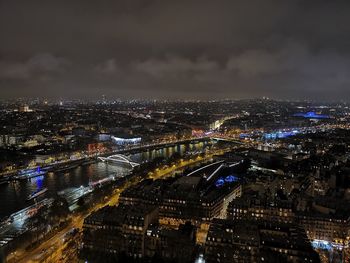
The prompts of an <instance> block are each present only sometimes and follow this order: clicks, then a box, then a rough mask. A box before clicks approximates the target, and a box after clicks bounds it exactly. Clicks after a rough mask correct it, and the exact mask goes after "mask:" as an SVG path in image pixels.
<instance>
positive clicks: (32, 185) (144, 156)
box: [0, 141, 212, 219]
mask: <svg viewBox="0 0 350 263" xmlns="http://www.w3.org/2000/svg"><path fill="white" fill-rule="evenodd" d="M210 147H212V144H211V143H210V142H209V141H201V142H188V143H182V144H178V145H175V146H171V147H164V148H161V149H158V150H155V149H153V150H145V151H142V152H139V153H136V154H132V155H130V156H129V157H130V158H131V159H132V160H133V161H135V162H138V163H140V162H143V161H147V160H148V161H151V160H153V159H154V158H156V157H165V158H168V157H170V156H172V155H173V154H174V153H176V152H178V153H180V154H184V153H185V152H190V151H201V150H204V149H206V148H208V149H209V148H210ZM127 173H130V170H129V169H128V168H126V167H118V166H114V165H110V164H106V163H103V162H96V163H93V164H88V165H84V166H83V165H81V166H79V167H77V168H75V169H72V170H69V171H66V172H54V173H48V174H47V175H45V176H39V177H36V178H32V179H30V180H28V181H20V182H12V183H9V184H7V185H6V184H5V185H0V219H1V218H3V217H6V216H9V215H11V214H12V213H14V212H16V211H18V210H20V209H23V208H25V207H27V206H29V205H31V204H33V202H34V201H27V200H26V199H27V197H28V196H29V195H30V194H31V193H33V192H35V191H38V190H40V189H43V188H45V187H46V188H47V189H48V191H47V192H46V193H45V197H53V196H55V195H56V193H57V192H58V191H61V190H64V189H67V188H71V187H79V186H81V185H83V186H87V185H88V184H89V182H90V181H96V180H98V179H102V178H104V177H107V176H110V175H112V174H113V175H116V176H122V175H125V174H127Z"/></svg>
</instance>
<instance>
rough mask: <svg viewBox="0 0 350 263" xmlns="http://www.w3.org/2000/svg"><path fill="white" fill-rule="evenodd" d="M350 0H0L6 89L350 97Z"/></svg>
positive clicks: (6, 92)
mask: <svg viewBox="0 0 350 263" xmlns="http://www.w3.org/2000/svg"><path fill="white" fill-rule="evenodd" d="M349 13H350V3H349V2H348V1H297V0H293V1H267V0H265V1H257V0H252V1H204V0H201V1H195V0H193V1H164V0H163V1H150V0H149V1H87V0H84V1H55V2H54V1H35V0H34V1H16V0H8V1H5V0H2V1H0V38H1V41H0V88H1V94H2V96H1V97H15V96H22V95H24V96H48V97H58V96H62V97H83V98H84V97H86V98H96V96H101V95H102V94H106V95H108V96H110V97H112V98H116V97H122V98H127V97H133V98H134V97H137V98H204V99H209V98H210V99H212V98H240V97H258V96H264V95H266V96H272V97H278V98H304V97H305V98H335V99H336V98H346V96H348V95H350V89H349V84H350V74H349V68H350V50H349V49H350V27H349V26H348V25H349V24H350V16H349V15H348V14H349Z"/></svg>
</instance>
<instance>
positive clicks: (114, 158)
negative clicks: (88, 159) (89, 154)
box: [98, 154, 140, 168]
mask: <svg viewBox="0 0 350 263" xmlns="http://www.w3.org/2000/svg"><path fill="white" fill-rule="evenodd" d="M98 159H99V160H101V161H103V162H106V163H111V164H117V165H118V164H122V165H130V166H131V168H134V167H136V166H139V165H140V164H139V163H136V162H134V161H132V160H131V159H130V158H129V157H127V156H125V155H123V154H114V155H111V156H108V157H98Z"/></svg>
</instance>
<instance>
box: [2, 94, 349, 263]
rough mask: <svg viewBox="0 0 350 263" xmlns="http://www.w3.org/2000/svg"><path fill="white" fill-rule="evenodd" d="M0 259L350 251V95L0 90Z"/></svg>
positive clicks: (160, 258) (178, 258) (256, 257)
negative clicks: (17, 95) (68, 96)
mask: <svg viewBox="0 0 350 263" xmlns="http://www.w3.org/2000/svg"><path fill="white" fill-rule="evenodd" d="M0 111H1V114H0V123H1V127H0V151H1V154H0V198H1V200H2V202H1V204H0V218H1V225H0V257H1V260H2V261H1V260H0V261H1V262H196V263H204V262H208V263H210V262H350V247H349V242H350V148H349V145H350V130H349V128H350V126H349V125H350V108H349V104H347V103H324V104H320V103H315V102H310V101H277V100H271V99H269V98H262V99H254V100H220V101H171V102H170V101H155V100H154V101H139V100H130V101H110V100H107V99H106V98H105V97H104V96H102V97H101V99H100V100H98V101H97V102H88V101H68V100H57V101H56V100H43V99H32V100H29V99H17V100H13V101H2V102H1V103H0Z"/></svg>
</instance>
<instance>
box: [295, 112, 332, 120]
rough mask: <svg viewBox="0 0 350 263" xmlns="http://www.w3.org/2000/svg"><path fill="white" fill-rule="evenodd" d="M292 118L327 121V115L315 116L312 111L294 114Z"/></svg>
mask: <svg viewBox="0 0 350 263" xmlns="http://www.w3.org/2000/svg"><path fill="white" fill-rule="evenodd" d="M293 116H294V117H303V118H306V119H329V116H328V115H323V114H317V113H316V112H314V111H309V112H307V113H295V114H294V115H293Z"/></svg>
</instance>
